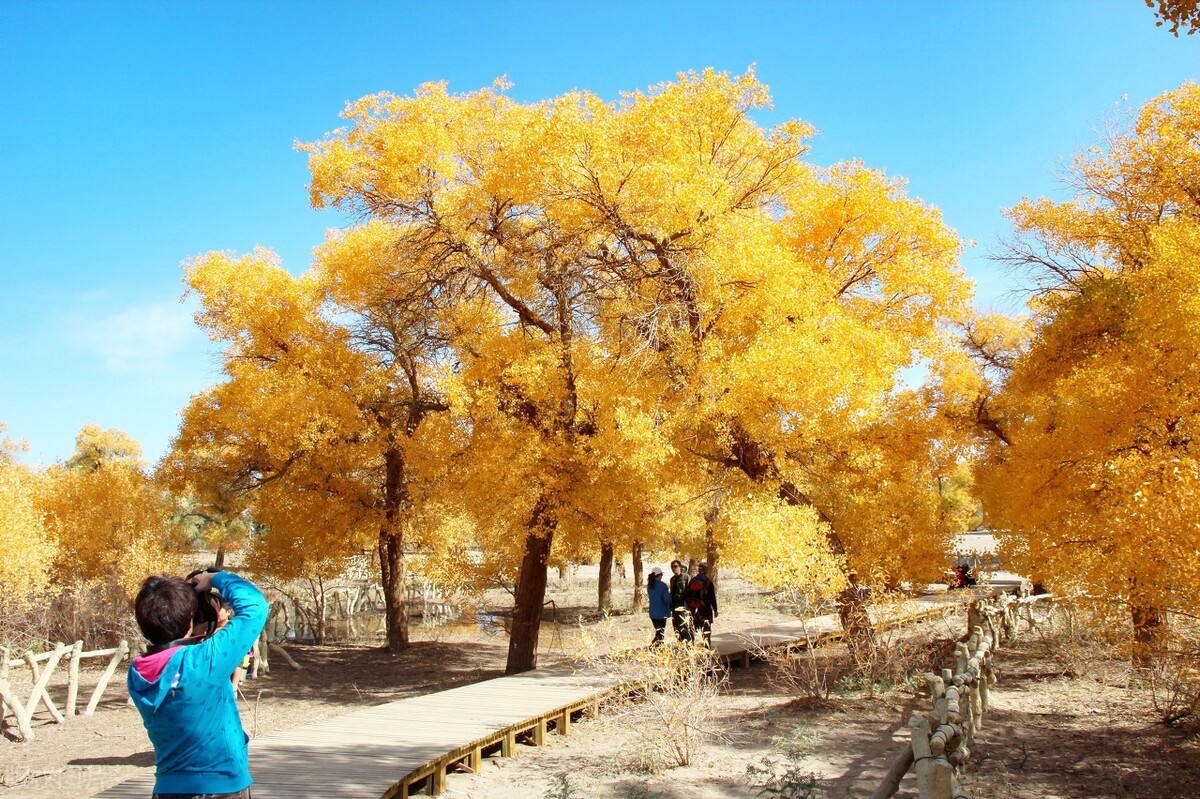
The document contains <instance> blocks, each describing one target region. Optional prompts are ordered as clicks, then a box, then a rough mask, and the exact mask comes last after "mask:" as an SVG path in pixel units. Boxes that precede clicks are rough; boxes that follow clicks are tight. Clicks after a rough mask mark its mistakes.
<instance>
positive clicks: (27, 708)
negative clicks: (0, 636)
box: [0, 641, 129, 741]
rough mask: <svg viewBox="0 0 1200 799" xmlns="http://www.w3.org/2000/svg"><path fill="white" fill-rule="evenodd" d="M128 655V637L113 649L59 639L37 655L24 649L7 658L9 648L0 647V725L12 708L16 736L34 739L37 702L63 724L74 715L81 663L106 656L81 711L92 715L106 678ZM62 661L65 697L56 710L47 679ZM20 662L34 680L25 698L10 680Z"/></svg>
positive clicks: (86, 714) (75, 712)
mask: <svg viewBox="0 0 1200 799" xmlns="http://www.w3.org/2000/svg"><path fill="white" fill-rule="evenodd" d="M128 655H129V642H128V641H121V643H120V645H119V646H116V647H113V648H112V649H94V650H91V651H87V650H85V649H84V648H83V641H76V642H75V643H74V644H71V645H70V646H67V645H66V644H64V643H61V642H59V643H57V644H55V645H54V649H52V650H49V651H47V652H43V653H42V654H40V655H35V654H34V653H33V652H32V650H30V651H26V652H25V654H24V655H23V656H22V657H19V658H10V657H9V651H8V648H7V647H0V725H2V724H3V722H4V720H5V719H6V718H7V715H8V714H9V713H10V712H11V713H12V715H13V717H14V718H15V721H16V725H17V736H18V737H19V738H20V739H21V740H23V741H32V740H33V739H34V732H33V727H32V725H31V723H30V722H31V720H32V719H33V714H34V713H36V712H37V710H38V707H39V706H41V707H45V708H46V710H47V711H49V713H50V716H51V717H52V718H53V719H54V721H55V722H56V723H58V724H62V723H63V722H64V721H66V720H67V719H68V718H70V717H72V716H75V715H77V708H78V699H79V665H80V663H81V662H82V661H84V660H87V659H90V658H108V665H107V666H106V667H105V669H104V672H103V673H102V674H101V675H100V679H99V680H98V681H97V682H96V687H95V688H94V689H93V690H92V695H91V698H90V699H89V700H88V703H87V706H86V707H85V708H84V710H83V715H85V716H90V715H92V713H94V712H95V711H96V706H97V705H99V704H100V698H101V697H102V696H103V695H104V689H105V688H107V687H108V682H109V680H111V679H112V676H113V672H115V671H116V670H117V665H118V664H119V663H120V662H121V661H122V660H124V659H125V658H126V657H128ZM64 662H66V663H67V664H68V665H67V701H66V706H65V708H64V709H63V710H59V708H58V706H57V705H55V704H54V700H53V699H51V698H50V692H49V690H48V686H49V685H50V679H51V678H52V677H53V676H54V671H55V669H57V668H58V667H59V665H61V664H62V663H64ZM22 666H27V667H28V668H29V670H30V672H31V676H32V679H31V682H32V683H33V688H32V689H31V691H30V693H29V698H28V699H25V700H22V699H21V697H19V696H17V694H16V691H15V690H14V689H13V687H12V684H11V683H10V682H9V673H10V670H11V669H13V668H20V667H22Z"/></svg>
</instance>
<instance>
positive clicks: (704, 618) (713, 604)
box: [686, 563, 718, 646]
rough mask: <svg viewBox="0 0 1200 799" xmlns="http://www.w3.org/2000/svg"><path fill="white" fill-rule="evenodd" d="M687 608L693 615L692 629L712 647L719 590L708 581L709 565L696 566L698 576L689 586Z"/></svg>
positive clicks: (690, 581)
mask: <svg viewBox="0 0 1200 799" xmlns="http://www.w3.org/2000/svg"><path fill="white" fill-rule="evenodd" d="M686 596H687V606H688V610H689V611H691V614H692V629H693V630H695V631H696V632H697V633H699V635H700V637H701V639H702V640H703V641H704V643H705V644H706V645H708V646H712V623H713V619H715V618H716V617H717V615H718V613H717V589H716V587H715V586H714V585H713V582H712V580H710V579H708V564H707V563H700V564H698V565H697V566H696V576H695V577H693V578H692V579H691V580H689V581H688V584H687V592H686Z"/></svg>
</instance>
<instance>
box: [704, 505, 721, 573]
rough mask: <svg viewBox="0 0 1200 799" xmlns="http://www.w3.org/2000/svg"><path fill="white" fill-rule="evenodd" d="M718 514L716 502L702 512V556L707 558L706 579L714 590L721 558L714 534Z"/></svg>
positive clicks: (718, 506)
mask: <svg viewBox="0 0 1200 799" xmlns="http://www.w3.org/2000/svg"><path fill="white" fill-rule="evenodd" d="M719 513H720V505H718V504H717V501H716V500H714V501H713V504H712V505H711V506H710V507H709V509H708V510H707V511H705V512H704V556H705V557H706V558H708V579H710V580H712V584H713V588H714V589H715V588H716V587H717V561H718V560H720V558H721V550H720V547H718V546H717V538H716V535H715V532H714V531H715V529H716V526H717V515H718V514H719Z"/></svg>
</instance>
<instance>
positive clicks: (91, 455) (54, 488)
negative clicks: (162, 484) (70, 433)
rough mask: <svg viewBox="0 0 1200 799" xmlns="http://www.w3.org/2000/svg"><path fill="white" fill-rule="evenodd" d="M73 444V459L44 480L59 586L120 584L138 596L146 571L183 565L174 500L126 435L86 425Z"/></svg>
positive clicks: (42, 498) (41, 499) (41, 491)
mask: <svg viewBox="0 0 1200 799" xmlns="http://www.w3.org/2000/svg"><path fill="white" fill-rule="evenodd" d="M75 443H76V447H75V454H74V455H73V456H72V458H71V459H69V460H68V461H67V462H66V463H65V464H63V465H55V466H51V467H50V468H48V469H47V470H46V471H45V472H44V473H43V474H42V475H41V476H40V479H39V483H40V485H39V488H38V498H37V507H38V512H39V513H40V514H41V516H42V518H43V519H44V524H45V527H46V531H47V533H48V534H49V536H50V538H51V540H52V541H53V542H54V549H55V553H54V559H53V567H52V574H53V577H54V580H55V583H56V584H57V585H59V586H60V587H67V586H70V587H74V588H81V587H84V586H89V585H96V584H107V585H114V586H116V587H119V588H120V589H121V590H122V591H124V592H125V594H126V596H128V597H132V596H133V594H134V592H135V591H136V589H137V586H138V585H139V584H140V583H141V581H142V580H143V579H144V578H145V577H146V575H148V574H154V573H158V572H164V571H166V572H170V571H173V570H174V569H175V568H176V567H177V566H178V563H177V560H178V558H177V557H176V556H175V555H173V554H172V552H171V550H172V549H173V548H174V547H175V545H176V544H177V543H178V540H177V532H178V531H177V529H176V527H175V525H174V524H173V521H172V502H171V499H170V497H169V496H168V495H167V494H165V493H164V492H163V491H162V490H161V489H160V488H159V486H158V485H157V484H156V483H155V482H154V481H153V480H152V479H151V477H150V476H149V475H148V474H146V472H145V471H143V469H142V467H141V465H140V457H141V448H140V447H139V446H138V445H137V443H136V442H135V441H133V440H132V439H130V438H129V436H128V435H126V434H125V433H124V432H122V431H119V430H107V431H106V430H101V429H100V428H99V427H95V426H87V427H84V428H83V429H82V430H81V431H80V432H79V435H78V436H76V440H75Z"/></svg>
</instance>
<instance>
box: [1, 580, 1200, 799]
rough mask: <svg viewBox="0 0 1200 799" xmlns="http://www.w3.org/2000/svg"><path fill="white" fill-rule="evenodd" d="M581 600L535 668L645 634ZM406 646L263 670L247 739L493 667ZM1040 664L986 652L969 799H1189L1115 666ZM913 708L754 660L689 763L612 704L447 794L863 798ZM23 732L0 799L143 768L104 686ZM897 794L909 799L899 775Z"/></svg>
mask: <svg viewBox="0 0 1200 799" xmlns="http://www.w3.org/2000/svg"><path fill="white" fill-rule="evenodd" d="M629 588H630V584H629V582H628V581H626V582H618V583H617V584H616V589H617V591H618V592H619V593H620V594H624V593H625V592H628V590H629ZM727 590H728V591H729V599H728V601H726V602H725V604H724V605H723V607H722V613H721V618H720V619H719V621H718V624H719V626H720V628H721V629H727V630H730V629H738V628H742V627H749V626H754V625H755V624H763V623H767V622H769V621H771V620H772V619H774V618H778V617H779V613H778V611H777V610H775V609H774V608H773V606H772V605H771V604H770V602H769V601H767V600H766V598H764V597H762V596H760V595H757V594H755V593H754V592H753V591H752V590H751V589H750V588H749V587H747V586H738V585H737V583H736V582H735V581H729V584H728V587H727ZM594 591H595V586H594V584H589V583H588V582H587V581H586V580H584V581H582V582H580V581H576V582H575V583H574V584H573V585H572V586H570V587H567V586H565V585H557V584H554V583H552V591H551V594H550V598H551V599H553V600H554V602H555V604H554V606H553V612H552V613H551V619H550V622H549V624H548V626H547V627H546V629H545V631H544V632H543V636H542V648H541V655H540V657H541V659H542V662H543V663H550V662H554V661H556V660H562V659H566V658H570V657H572V656H574V655H576V654H578V652H579V651H580V649H581V647H582V646H583V645H582V644H581V643H580V628H579V623H578V620H579V618H580V617H581V616H582V617H583V619H584V621H585V623H586V624H589V625H592V626H593V629H596V628H597V627H598V628H599V629H603V630H604V633H603V635H604V636H606V637H608V638H611V639H613V640H617V639H620V640H621V641H631V640H632V641H637V640H641V639H642V638H643V637H646V636H648V624H647V623H646V620H645V619H644V617H643V616H642V615H641V614H638V615H629V614H626V615H617V616H615V617H613V618H612V619H610V620H607V621H605V620H600V619H599V618H598V617H599V614H597V613H596V612H595V610H594V608H593V601H594V600H593V597H594ZM413 638H414V643H413V645H412V646H411V647H410V648H409V649H408V650H407V651H405V652H404V653H403V654H400V655H397V656H394V657H393V656H389V655H387V654H385V653H384V652H382V651H381V650H380V649H379V648H378V647H377V646H372V645H369V644H358V645H354V644H336V645H328V646H323V647H316V646H299V645H297V646H293V647H290V648H289V651H291V652H292V654H293V655H294V656H295V658H296V659H297V660H298V661H299V662H300V663H301V664H302V665H303V667H304V668H303V670H301V671H299V672H294V671H291V670H290V669H288V668H287V667H286V666H285V665H284V664H283V663H282V661H281V660H279V659H278V658H276V659H275V660H274V661H273V664H272V665H273V671H272V674H270V675H268V676H266V677H263V678H261V679H259V680H257V681H250V682H247V683H246V684H245V688H244V694H245V697H246V701H245V702H244V703H243V723H244V725H245V727H246V729H247V730H248V731H250V732H251V733H252V734H254V735H266V734H270V733H271V732H275V731H279V730H284V729H288V728H291V727H295V726H299V725H301V724H306V723H310V722H312V721H315V720H319V719H321V718H324V717H328V716H333V715H337V714H340V713H344V712H346V711H348V710H351V709H354V708H357V707H362V706H368V705H374V704H379V703H381V702H385V701H389V700H392V699H398V698H402V697H405V696H412V695H416V694H421V693H427V692H430V691H436V690H440V689H443V688H448V687H452V686H455V685H461V684H464V683H467V682H472V681H476V680H480V679H487V678H490V677H494V676H499V675H500V674H501V673H502V671H503V665H504V659H505V655H506V647H507V640H506V639H505V637H504V636H503V634H496V633H495V631H493V632H492V633H489V632H487V631H484V630H480V629H478V628H476V627H474V626H469V625H458V626H452V627H449V628H422V627H419V626H414V628H413ZM1055 654H1056V653H1055V652H1054V642H1053V641H1052V640H1044V639H1043V638H1042V637H1040V636H1037V635H1033V636H1030V637H1028V638H1027V639H1024V640H1023V642H1022V644H1021V645H1020V646H1018V647H1015V648H1011V649H1006V650H1003V651H1002V652H1001V653H1000V654H999V655H998V662H999V664H1000V669H1001V678H1000V683H999V684H998V686H997V687H996V689H994V691H993V694H992V697H993V707H994V711H993V715H992V716H990V717H989V721H988V725H987V727H986V728H985V730H984V731H983V732H981V733H980V735H979V738H978V741H977V746H976V751H975V755H974V757H973V760H972V764H971V768H970V769H969V771H968V773H967V774H966V775H965V777H964V786H965V787H966V788H967V790H968V792H969V795H970V796H971V797H973V798H974V799H989V798H992V799H1018V797H1020V798H1021V799H1024V797H1064V799H1065V798H1066V797H1071V798H1072V799H1074V798H1075V797H1080V798H1082V797H1120V798H1122V799H1128V798H1132V797H1137V798H1138V799H1167V798H1168V797H1170V798H1173V799H1174V798H1179V799H1182V798H1183V797H1200V738H1198V737H1197V734H1196V730H1195V728H1194V727H1192V728H1189V727H1186V726H1184V727H1178V728H1175V727H1166V726H1164V725H1162V724H1158V723H1156V720H1155V717H1154V713H1153V709H1152V707H1151V706H1150V702H1149V699H1148V696H1147V695H1146V692H1145V691H1139V690H1134V689H1129V688H1127V687H1125V680H1123V679H1122V675H1121V673H1120V670H1119V669H1115V670H1114V669H1110V670H1108V671H1104V670H1100V671H1097V672H1095V673H1093V674H1091V675H1090V676H1088V677H1085V678H1067V677H1064V676H1062V674H1063V669H1062V666H1061V663H1060V661H1059V659H1057V658H1056V657H1055ZM60 691H61V689H60ZM927 705H928V699H927V698H925V697H922V696H920V695H918V694H916V693H913V692H911V691H906V690H891V691H889V692H885V693H878V692H877V693H876V695H875V696H873V697H871V698H867V697H865V696H864V695H863V694H862V692H861V691H848V690H844V691H840V692H837V693H835V695H834V697H833V700H832V701H831V702H829V703H824V704H818V705H814V704H813V703H811V702H804V701H798V700H797V698H796V695H795V693H794V692H792V691H789V690H787V689H784V688H781V687H780V686H779V685H777V684H776V681H775V680H774V679H773V672H772V670H771V669H770V667H769V666H767V665H766V664H754V665H752V666H751V667H750V668H749V669H746V670H741V669H734V670H732V671H731V672H730V674H729V680H728V683H727V685H726V687H725V690H724V691H723V692H722V693H721V694H720V695H719V696H718V698H717V699H716V700H715V701H713V702H712V703H711V707H710V708H708V717H707V718H705V719H703V721H702V727H703V729H704V730H705V731H706V732H707V733H708V734H707V735H705V736H704V738H703V740H702V744H701V745H700V746H699V749H698V751H696V752H695V753H694V754H693V756H692V757H691V762H690V764H688V765H685V766H680V765H677V764H676V763H674V762H673V760H672V757H671V755H670V753H669V751H668V752H666V753H664V751H663V749H662V747H661V746H659V744H661V743H663V742H664V740H668V741H669V740H670V736H668V735H666V734H665V733H664V732H663V731H662V724H663V721H662V719H661V718H660V719H652V718H650V717H648V715H647V713H646V712H645V710H644V709H639V708H638V707H630V706H614V707H610V708H607V711H606V712H605V713H603V714H601V716H600V717H599V718H596V719H591V720H583V721H580V722H578V723H576V724H575V725H573V728H572V732H571V734H570V735H568V736H563V737H559V736H555V735H551V736H550V737H549V739H548V744H547V745H546V746H544V747H540V748H535V747H533V746H523V747H521V748H520V750H519V753H518V756H517V757H514V758H508V759H502V758H500V757H498V756H496V757H492V758H488V759H487V761H486V762H485V764H484V768H483V769H482V771H481V773H480V774H470V773H455V774H451V775H450V776H449V778H448V793H447V795H448V796H450V797H472V798H473V799H483V798H485V797H492V798H493V799H517V798H518V797H519V798H520V799H527V798H528V797H559V798H560V799H561V798H563V797H596V798H597V799H605V798H607V797H668V798H672V797H678V798H679V799H684V797H712V798H714V799H715V798H716V797H743V796H744V797H751V796H760V795H768V794H764V793H762V789H763V787H764V786H765V785H766V779H767V777H765V776H764V775H763V772H764V770H765V771H769V772H771V773H773V774H775V775H777V776H787V775H790V776H791V777H792V778H793V783H794V784H795V785H797V786H803V785H805V784H807V785H808V786H809V787H810V788H811V791H810V793H808V794H805V793H803V792H800V790H799V788H797V791H796V792H794V793H791V794H780V795H785V796H789V795H790V796H806V795H808V796H812V797H837V798H839V799H840V798H841V797H852V796H858V797H861V796H865V795H867V794H868V793H870V791H872V790H873V789H874V788H875V787H876V786H877V785H878V782H879V779H880V777H881V776H882V774H883V772H884V771H886V769H887V768H888V766H889V765H890V763H891V760H892V758H893V757H894V755H895V753H896V751H897V749H898V747H900V746H903V745H906V742H907V740H908V733H907V731H906V729H905V728H904V723H905V720H906V719H907V718H908V717H909V716H910V715H912V714H913V713H914V712H922V711H923V710H924V709H925V708H926V707H927ZM35 725H36V730H37V733H38V739H37V740H36V741H33V742H30V743H18V742H14V741H0V795H3V796H5V797H14V798H15V797H29V798H30V799H42V798H43V797H85V796H89V795H91V794H93V793H95V792H96V791H99V790H102V789H104V788H106V787H108V786H110V785H112V784H115V783H117V782H120V781H121V780H123V779H126V778H128V777H129V776H132V775H133V774H135V773H137V772H138V770H140V769H147V768H151V767H152V766H153V754H152V752H151V750H150V746H149V742H148V741H147V739H146V738H145V733H144V731H143V730H142V727H141V723H140V720H139V719H138V717H137V713H136V712H135V711H134V710H133V709H132V708H129V707H127V706H126V705H125V697H124V691H123V684H122V683H121V681H120V680H118V679H114V685H113V687H112V688H110V690H109V692H108V694H107V697H106V700H105V702H104V703H103V705H102V707H101V709H100V710H99V711H97V713H96V714H95V715H94V716H92V717H90V718H82V717H80V718H74V719H71V720H69V721H68V723H66V724H63V725H55V724H53V723H52V722H51V721H50V719H49V716H48V715H47V714H45V713H42V714H39V716H38V717H36V718H35ZM748 769H752V770H755V771H754V773H751V772H750V771H748ZM296 795H297V796H298V797H299V796H303V794H302V793H297V794H296ZM899 795H900V796H906V797H915V796H916V786H915V780H914V778H913V777H912V776H911V775H910V776H909V777H908V778H907V779H906V781H905V783H904V784H903V786H902V789H901V793H900V794H899Z"/></svg>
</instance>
